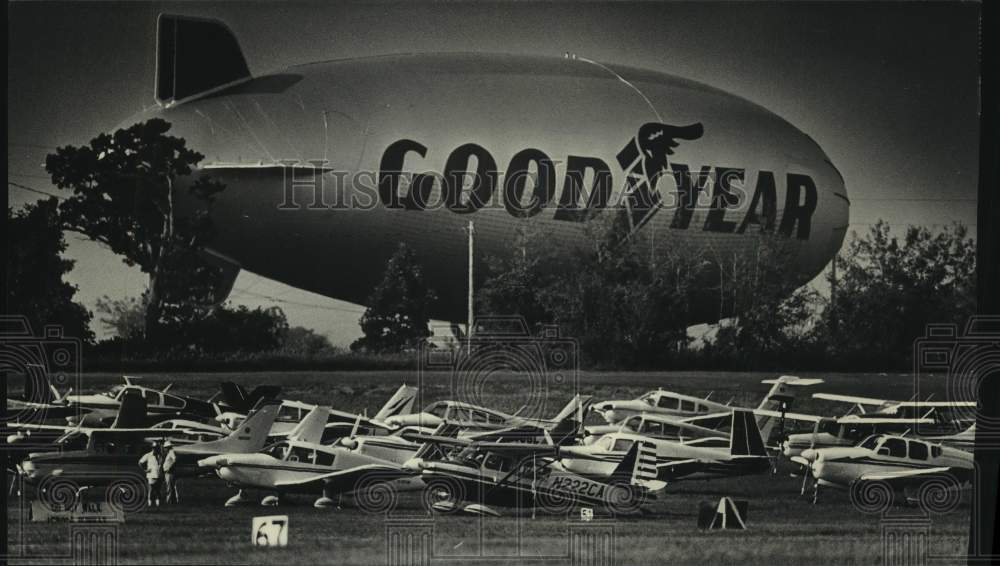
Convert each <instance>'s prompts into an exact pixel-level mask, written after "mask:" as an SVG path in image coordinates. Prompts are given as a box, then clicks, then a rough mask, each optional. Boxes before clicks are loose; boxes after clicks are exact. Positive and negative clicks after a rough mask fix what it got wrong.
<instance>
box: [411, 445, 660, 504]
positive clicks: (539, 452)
mask: <svg viewBox="0 0 1000 566" xmlns="http://www.w3.org/2000/svg"><path fill="white" fill-rule="evenodd" d="M563 450H565V448H564V447H560V446H558V445H555V444H548V445H543V444H529V443H516V442H473V443H471V444H469V445H468V446H466V447H464V448H462V449H461V450H459V451H458V452H457V453H455V452H452V453H451V454H449V455H446V456H445V457H444V458H443V459H438V460H431V459H427V458H423V457H417V458H415V459H414V460H413V461H411V462H408V463H407V464H406V466H405V467H407V468H410V469H419V470H420V472H421V474H422V477H423V480H424V482H425V484H426V486H427V487H426V488H425V497H426V500H427V501H428V502H429V503H431V507H432V509H434V510H436V511H440V512H446V513H449V512H454V511H463V512H466V513H471V514H476V515H489V516H495V517H496V516H500V513H499V512H498V511H496V510H495V509H494V507H515V508H520V509H527V508H531V509H532V510H534V509H536V508H541V509H543V510H546V509H547V510H552V511H557V512H565V511H569V509H570V508H572V507H573V506H576V505H592V506H596V507H601V508H606V509H609V510H611V511H612V512H615V513H623V514H629V513H635V512H638V511H639V510H640V508H641V506H642V505H643V504H644V503H645V502H646V501H647V500H651V499H654V498H655V497H654V495H653V494H652V491H654V490H655V489H658V487H659V484H657V483H656V482H655V481H654V480H655V477H656V468H655V461H656V455H655V453H654V452H653V449H652V447H651V446H649V445H647V444H646V443H644V442H637V443H635V444H633V446H632V448H631V449H630V450H629V451H628V452H627V453H626V454H625V455H624V457H623V458H622V459H621V461H620V462H619V463H618V464H617V465H616V466H615V468H614V470H613V471H612V472H611V473H610V474H609V475H608V476H607V479H605V480H597V479H593V478H590V477H587V476H584V475H581V474H578V473H575V472H572V471H570V470H567V469H565V468H564V467H563V466H562V464H561V463H560V461H559V457H560V453H561V452H562V451H563Z"/></svg>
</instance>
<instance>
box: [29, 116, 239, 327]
mask: <svg viewBox="0 0 1000 566" xmlns="http://www.w3.org/2000/svg"><path fill="white" fill-rule="evenodd" d="M169 130H170V123H169V122H166V121H164V120H161V119H159V118H154V119H152V120H149V121H147V122H143V123H139V124H135V125H133V126H131V127H129V128H125V129H119V130H117V131H115V132H114V133H113V134H101V135H99V136H97V137H95V138H94V139H92V140H91V141H90V143H89V144H88V145H83V146H81V147H74V146H66V147H60V148H58V149H56V152H55V153H54V154H49V155H48V156H47V158H46V160H45V168H46V170H47V171H48V172H49V174H50V175H51V176H52V182H53V184H55V185H56V186H57V187H59V188H60V189H68V190H71V191H72V192H73V196H71V197H69V198H67V199H65V200H64V201H63V202H62V203H61V204H60V206H59V212H60V218H61V221H62V224H63V226H64V227H65V228H66V229H69V230H73V231H76V232H79V233H81V234H84V235H86V236H87V237H89V238H91V239H92V240H95V241H97V242H100V243H102V244H104V245H106V246H108V247H109V248H110V249H111V250H112V251H113V252H115V253H117V254H121V255H122V256H123V259H124V261H125V263H126V264H128V265H137V266H139V268H140V269H142V271H143V272H144V273H146V274H147V275H148V277H149V286H148V290H147V293H146V295H145V300H146V308H145V319H144V333H145V336H146V338H147V339H150V338H152V337H153V335H155V333H156V330H157V329H158V327H159V326H160V325H161V323H162V322H163V320H162V319H163V317H164V315H165V314H166V315H167V316H168V317H169V316H174V317H176V316H177V313H176V312H175V313H170V312H166V313H165V310H164V303H165V302H169V303H172V304H174V305H181V304H183V303H185V302H188V301H189V300H192V297H193V300H194V301H195V302H197V301H198V293H199V292H203V291H204V289H206V288H208V287H211V285H209V284H208V283H207V281H208V280H210V279H211V278H212V277H213V276H216V275H217V274H218V273H217V271H215V270H213V269H212V268H211V267H210V266H208V265H207V264H204V262H202V263H201V264H200V265H198V267H197V268H195V269H193V266H194V264H196V263H197V262H198V259H197V257H196V256H194V254H193V253H192V252H191V249H192V248H194V247H195V246H197V245H203V244H204V243H206V241H207V240H208V239H209V238H210V237H211V234H212V228H211V222H210V220H209V206H210V204H211V203H212V201H213V199H214V195H216V194H217V193H219V192H220V191H222V190H223V189H224V186H223V185H221V184H219V183H217V182H214V181H211V180H210V179H209V178H208V177H206V176H202V177H201V178H199V179H197V180H194V181H193V182H191V183H190V185H189V188H188V190H187V192H188V194H189V195H190V196H191V197H193V198H192V199H191V200H192V201H193V202H194V203H195V206H194V207H193V208H194V211H193V212H190V213H188V214H185V215H182V214H180V213H179V212H178V210H177V207H176V206H175V205H176V201H177V197H178V194H177V193H178V185H179V184H180V181H181V179H182V178H184V177H187V176H189V175H190V174H191V171H192V168H193V167H194V166H196V165H197V164H198V163H199V162H200V161H201V159H202V158H203V157H204V156H203V155H201V154H200V153H198V152H196V151H194V150H192V149H189V148H188V147H187V144H186V142H185V141H184V140H183V139H181V138H176V137H173V136H169V135H167V132H168V131H169ZM181 274H183V275H184V276H185V279H186V280H185V281H184V285H180V287H182V289H177V287H178V285H171V281H170V279H171V277H175V276H178V275H181ZM171 291H174V292H171ZM171 295H173V296H171ZM168 311H169V309H168Z"/></svg>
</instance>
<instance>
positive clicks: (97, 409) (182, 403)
mask: <svg viewBox="0 0 1000 566" xmlns="http://www.w3.org/2000/svg"><path fill="white" fill-rule="evenodd" d="M122 379H123V380H124V381H125V383H124V385H116V386H114V387H112V388H111V390H110V391H106V392H104V393H95V394H88V395H81V394H77V395H71V394H70V392H67V394H65V395H63V396H62V402H63V403H65V404H67V405H68V406H70V407H79V408H80V409H81V415H80V416H79V417H76V416H68V417H66V420H67V421H68V422H69V423H70V424H82V425H84V426H101V425H106V424H107V423H109V422H111V421H112V420H114V415H115V414H116V413H117V411H118V407H119V406H120V405H121V402H122V399H123V398H124V396H125V395H126V394H127V393H128V392H131V391H136V392H138V393H139V394H140V395H141V396H142V397H143V399H145V400H146V411H147V413H148V414H149V418H150V419H153V420H163V419H166V418H169V417H170V416H176V417H180V418H186V419H188V420H194V419H213V418H215V417H216V416H218V415H220V414H221V413H222V412H223V411H225V410H228V407H226V406H224V405H221V404H219V403H216V402H214V400H208V401H203V400H201V399H195V398H193V397H187V396H184V395H176V394H173V393H168V391H169V390H170V388H171V386H172V385H173V384H170V385H167V386H166V387H164V388H163V389H154V388H152V387H146V386H143V385H139V383H138V382H139V380H141V379H142V378H139V377H134V376H128V375H123V376H122ZM213 399H214V397H213Z"/></svg>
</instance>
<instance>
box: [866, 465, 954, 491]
mask: <svg viewBox="0 0 1000 566" xmlns="http://www.w3.org/2000/svg"><path fill="white" fill-rule="evenodd" d="M972 473H973V470H972V469H971V468H956V467H953V466H940V467H937V468H918V469H908V470H900V471H898V472H872V473H868V474H863V475H862V476H861V477H860V478H858V481H882V482H886V483H888V484H890V485H893V486H894V487H895V488H897V489H901V488H903V487H905V486H907V485H909V484H913V483H920V482H922V481H925V480H927V479H928V478H932V477H934V476H951V477H952V478H954V479H955V480H957V481H958V482H959V483H960V484H961V483H965V482H967V481H969V480H970V479H971V477H972Z"/></svg>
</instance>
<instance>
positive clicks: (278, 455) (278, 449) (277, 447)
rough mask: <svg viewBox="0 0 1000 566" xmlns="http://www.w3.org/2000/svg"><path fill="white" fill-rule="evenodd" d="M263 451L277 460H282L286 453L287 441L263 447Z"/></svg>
mask: <svg viewBox="0 0 1000 566" xmlns="http://www.w3.org/2000/svg"><path fill="white" fill-rule="evenodd" d="M264 453H265V454H267V455H269V456H271V457H272V458H275V459H278V460H284V459H285V456H286V455H288V443H287V442H277V443H275V444H272V445H270V446H268V447H267V448H265V449H264Z"/></svg>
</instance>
